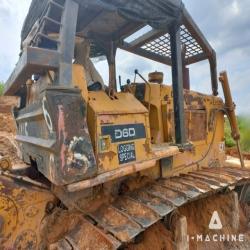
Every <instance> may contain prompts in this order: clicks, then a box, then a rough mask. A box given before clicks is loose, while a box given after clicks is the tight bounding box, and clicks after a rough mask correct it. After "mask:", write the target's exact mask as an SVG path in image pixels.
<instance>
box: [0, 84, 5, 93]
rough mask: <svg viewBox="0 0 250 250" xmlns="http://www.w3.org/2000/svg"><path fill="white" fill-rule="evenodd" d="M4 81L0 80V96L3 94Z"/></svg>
mask: <svg viewBox="0 0 250 250" xmlns="http://www.w3.org/2000/svg"><path fill="white" fill-rule="evenodd" d="M3 90H4V83H3V82H1V81H0V96H1V95H3Z"/></svg>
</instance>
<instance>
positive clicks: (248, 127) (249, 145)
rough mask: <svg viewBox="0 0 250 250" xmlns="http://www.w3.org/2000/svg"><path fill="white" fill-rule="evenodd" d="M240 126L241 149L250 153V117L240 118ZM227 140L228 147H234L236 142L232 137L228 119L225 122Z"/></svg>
mask: <svg viewBox="0 0 250 250" xmlns="http://www.w3.org/2000/svg"><path fill="white" fill-rule="evenodd" d="M237 119H238V124H239V129H240V135H241V141H240V142H241V147H242V150H243V151H248V152H250V117H245V116H238V117H237ZM225 138H226V146H227V147H234V146H235V142H234V140H233V138H232V137H231V128H230V124H229V121H228V119H226V122H225Z"/></svg>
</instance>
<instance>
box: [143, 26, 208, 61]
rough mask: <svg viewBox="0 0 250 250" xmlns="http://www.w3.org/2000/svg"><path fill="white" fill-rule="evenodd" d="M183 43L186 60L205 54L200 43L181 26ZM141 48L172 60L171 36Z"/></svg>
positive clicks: (160, 38) (158, 39) (167, 35)
mask: <svg viewBox="0 0 250 250" xmlns="http://www.w3.org/2000/svg"><path fill="white" fill-rule="evenodd" d="M181 42H182V44H183V45H185V46H186V58H190V57H192V56H195V55H198V54H202V53H203V50H202V48H201V47H200V45H199V44H198V42H197V41H196V40H195V39H194V38H193V37H192V35H191V34H190V33H189V31H188V30H187V28H186V27H185V26H184V25H182V26H181ZM141 48H142V49H145V50H147V51H150V52H152V53H155V54H157V55H160V56H165V57H169V58H170V57H171V49H170V48H171V47H170V35H169V34H165V35H163V36H161V37H159V38H157V39H155V40H153V41H151V42H148V43H146V44H144V45H143V46H142V47H141Z"/></svg>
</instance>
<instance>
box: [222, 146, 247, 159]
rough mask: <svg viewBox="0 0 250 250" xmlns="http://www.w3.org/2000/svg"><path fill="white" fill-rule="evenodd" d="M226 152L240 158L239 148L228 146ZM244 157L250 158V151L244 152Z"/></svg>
mask: <svg viewBox="0 0 250 250" xmlns="http://www.w3.org/2000/svg"><path fill="white" fill-rule="evenodd" d="M226 153H227V155H230V156H233V157H236V158H239V154H238V151H237V148H227V149H226ZM243 157H244V159H245V160H250V152H243Z"/></svg>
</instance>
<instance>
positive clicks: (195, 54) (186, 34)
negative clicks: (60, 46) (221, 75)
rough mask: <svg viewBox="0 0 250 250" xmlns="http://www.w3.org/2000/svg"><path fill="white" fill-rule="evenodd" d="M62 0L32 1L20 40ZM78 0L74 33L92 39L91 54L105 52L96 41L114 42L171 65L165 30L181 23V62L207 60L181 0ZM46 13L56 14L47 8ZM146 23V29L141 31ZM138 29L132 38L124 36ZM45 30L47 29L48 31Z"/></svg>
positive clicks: (202, 41) (204, 43)
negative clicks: (50, 7) (54, 4)
mask: <svg viewBox="0 0 250 250" xmlns="http://www.w3.org/2000/svg"><path fill="white" fill-rule="evenodd" d="M65 1H66V0H33V1H32V3H31V6H30V10H29V13H28V15H27V17H26V20H25V22H24V25H23V29H22V35H21V36H22V41H23V40H24V39H25V38H26V37H27V35H28V34H29V32H30V30H31V29H32V27H33V25H34V24H35V22H36V21H37V20H40V21H41V20H42V18H43V16H44V13H46V11H47V10H46V8H48V6H49V3H50V2H54V3H56V4H58V5H61V6H63V4H64V2H65ZM71 1H75V2H78V3H79V6H80V8H79V14H78V19H77V35H78V36H82V37H87V38H88V39H90V40H91V41H92V50H91V57H98V56H101V55H104V54H105V51H104V50H103V47H102V46H100V44H98V43H97V41H102V40H103V41H107V40H110V41H116V45H117V46H118V47H119V48H121V49H124V50H127V51H130V52H132V53H135V54H138V55H141V56H144V57H147V58H149V59H152V60H155V61H158V62H162V63H165V64H168V65H171V55H170V54H171V53H170V36H169V30H170V28H171V27H173V26H175V25H180V26H181V41H182V43H183V45H185V46H184V48H185V52H186V53H185V64H190V63H194V62H197V61H200V60H204V59H207V58H209V57H210V56H211V54H212V52H213V50H212V48H211V46H210V45H209V43H208V42H207V40H206V39H205V37H204V36H203V35H202V33H201V31H200V30H199V28H198V27H197V25H196V24H195V23H194V21H193V20H192V18H191V16H190V15H189V14H188V12H187V11H186V9H185V7H184V5H183V3H182V1H181V0H71ZM51 11H52V12H53V13H52V14H51V13H50V15H53V16H55V18H56V16H57V15H58V13H57V12H56V11H55V10H51ZM145 26H146V27H147V26H150V27H151V29H148V32H145V31H144V32H143V30H141V29H142V28H143V27H145ZM138 30H141V32H140V33H141V36H139V37H137V38H136V39H132V40H131V39H130V42H127V39H126V38H127V37H129V36H130V35H132V34H134V33H135V32H136V31H138ZM48 32H49V31H48Z"/></svg>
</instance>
